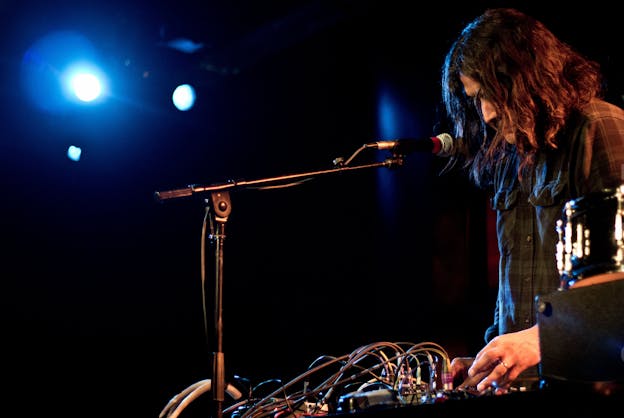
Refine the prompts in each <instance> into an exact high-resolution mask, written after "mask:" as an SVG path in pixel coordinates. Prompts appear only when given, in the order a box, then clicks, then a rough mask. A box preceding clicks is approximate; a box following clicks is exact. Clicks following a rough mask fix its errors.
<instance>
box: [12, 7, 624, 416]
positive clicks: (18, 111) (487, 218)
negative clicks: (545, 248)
mask: <svg viewBox="0 0 624 418" xmlns="http://www.w3.org/2000/svg"><path fill="white" fill-rule="evenodd" d="M465 3H466V4H462V5H452V4H449V3H446V2H439V3H428V4H425V3H422V2H403V1H401V2H399V1H372V0H368V1H347V0H343V1H315V0H307V1H273V2H256V1H246V0H236V1H228V2H212V1H203V2H200V1H195V2H192V1H175V2H173V1H172V2H142V1H132V0H130V1H125V2H121V1H107V2H101V4H100V3H98V2H91V3H89V2H70V1H59V2H35V1H4V2H2V3H0V14H1V15H2V18H3V22H4V23H3V26H2V29H1V30H2V34H3V36H2V37H1V38H0V46H1V50H2V55H1V56H0V64H1V70H2V74H1V75H2V82H3V86H4V87H3V89H2V95H3V97H2V101H1V106H2V109H1V110H2V114H3V126H2V130H1V132H2V134H1V135H2V141H1V149H0V153H1V155H2V162H1V164H0V170H1V173H2V176H1V183H0V187H1V190H2V196H3V198H2V206H1V212H0V215H1V216H0V220H1V221H0V222H1V224H0V225H1V228H2V236H3V237H4V239H3V243H4V245H3V250H2V258H1V259H2V267H1V268H2V278H3V279H2V281H1V283H2V308H3V312H2V313H3V315H2V319H3V322H2V325H3V326H2V336H3V346H4V350H3V352H4V354H3V357H4V363H5V364H4V368H5V369H6V372H5V373H4V375H5V383H7V384H8V386H9V387H10V388H11V391H10V392H9V396H8V397H7V400H6V401H7V403H9V404H10V406H11V407H12V408H13V407H15V408H16V410H17V411H18V412H21V414H20V415H21V416H29V415H31V414H33V413H34V411H37V412H38V413H39V414H41V413H49V414H50V415H51V414H55V415H56V414H57V413H58V414H62V415H63V416H124V417H125V416H136V417H139V416H140V417H156V416H157V415H158V413H159V412H160V411H161V409H162V408H163V407H164V406H165V404H166V403H167V401H168V400H169V399H170V398H171V397H172V396H173V395H175V394H177V393H178V392H180V391H181V390H183V389H184V388H186V387H187V386H188V385H190V384H192V383H195V382H197V381H199V380H201V379H205V378H208V377H210V374H211V367H212V366H211V358H210V354H211V352H212V350H214V346H211V344H210V342H209V341H207V336H206V333H205V332H204V331H205V328H206V327H207V328H208V331H209V333H210V331H211V330H212V327H213V325H212V322H211V320H212V309H213V308H214V303H213V302H212V299H210V298H208V300H207V301H206V309H207V314H206V315H204V312H203V308H204V307H203V300H202V268H201V266H202V264H201V243H202V222H203V219H204V214H205V209H206V205H207V202H206V199H209V197H210V195H209V194H208V193H197V194H194V195H193V196H190V197H186V198H180V199H170V200H166V201H160V202H159V201H156V199H154V193H155V192H156V191H166V190H174V189H177V188H181V187H184V186H186V185H188V184H197V185H204V186H207V185H212V184H221V183H225V182H227V181H230V180H256V179H263V178H267V177H273V176H279V175H285V174H293V173H306V172H309V171H316V170H319V169H327V168H331V167H332V160H333V159H334V158H336V157H345V158H348V157H349V156H350V155H351V154H352V153H353V152H355V151H356V150H357V149H358V148H359V147H360V146H361V145H362V144H364V143H368V142H373V141H377V140H380V139H391V138H398V137H414V138H426V137H429V136H430V135H433V134H437V133H440V132H442V131H443V129H444V121H443V119H442V118H441V107H440V103H439V96H440V94H439V69H440V66H441V64H442V59H443V56H444V53H445V52H446V50H447V49H448V47H449V46H450V43H451V41H452V40H453V39H454V38H455V36H456V35H457V34H458V33H459V31H460V30H461V28H462V27H463V26H464V25H465V24H466V23H468V22H469V21H470V20H471V19H472V18H474V17H475V16H476V15H478V14H479V13H481V12H482V11H483V10H484V8H485V7H486V6H499V5H503V6H514V3H513V2H496V1H490V2H485V1H480V2H465ZM542 3H543V2H540V3H537V2H536V3H535V4H534V3H527V2H516V4H515V5H519V7H520V8H521V10H524V11H526V12H528V13H530V14H532V15H534V16H535V17H537V18H539V19H541V20H543V21H544V22H545V23H546V24H547V25H548V26H549V27H550V28H551V29H552V30H553V31H555V33H556V34H557V35H559V36H560V37H562V38H563V39H565V40H567V41H568V42H570V43H571V44H573V45H574V46H575V47H577V49H579V50H581V51H582V52H583V53H585V54H586V55H588V56H590V57H591V58H593V59H595V60H597V61H599V62H600V63H601V65H602V66H603V70H604V72H605V75H606V76H607V77H606V79H607V87H608V89H607V92H608V98H609V99H610V101H612V102H615V103H617V104H619V105H622V94H624V88H623V86H622V83H623V82H624V80H623V77H622V76H621V75H622V70H623V65H622V55H621V34H620V29H619V27H620V26H619V25H620V22H619V16H620V15H619V13H618V12H617V11H616V9H615V8H614V7H613V6H607V4H608V3H606V2H600V3H595V2H594V3H592V6H595V8H594V9H590V10H588V9H587V6H585V7H584V8H583V9H581V8H578V9H573V8H572V7H570V6H568V5H567V4H566V5H565V6H564V5H563V4H562V5H558V4H550V3H549V6H548V10H545V4H542ZM56 30H75V31H79V32H81V33H83V34H84V35H85V36H87V37H88V38H89V39H90V40H91V41H92V42H93V44H94V45H96V47H97V48H98V51H99V54H100V57H101V58H102V59H103V61H104V62H105V63H106V65H107V68H108V69H109V71H110V75H109V77H110V78H111V79H112V80H113V82H112V83H111V85H113V87H112V92H111V93H112V94H111V99H110V100H108V101H107V102H106V103H105V104H103V105H102V106H97V107H96V106H94V107H87V108H82V109H78V108H72V107H69V106H66V107H64V106H59V108H54V109H42V108H40V107H38V106H35V105H33V103H32V101H31V100H30V99H29V98H28V97H26V96H25V95H24V89H23V88H22V87H23V85H22V83H21V79H20V77H21V76H23V71H24V68H23V58H24V54H25V52H26V51H27V50H28V48H29V46H31V45H32V44H33V43H34V42H36V40H37V39H39V38H40V37H42V36H44V35H45V34H46V33H49V32H51V31H56ZM176 37H185V38H189V39H193V40H195V41H196V42H201V43H203V45H204V47H203V48H202V49H201V50H199V51H198V52H196V53H193V54H185V53H182V52H180V51H177V50H175V49H172V48H170V47H167V46H166V43H167V42H168V41H170V40H172V39H175V38H176ZM182 81H184V82H192V83H193V84H194V85H195V86H196V87H197V90H198V101H197V105H196V107H195V108H193V109H192V110H190V111H188V112H179V111H177V110H175V109H174V108H173V106H172V105H171V103H170V100H169V95H170V94H171V89H172V88H173V87H174V86H175V85H176V84H177V83H179V82H182ZM389 121H390V122H389ZM71 144H75V145H79V146H81V147H82V148H83V153H84V154H83V157H82V159H81V161H80V162H77V163H76V162H72V161H70V160H69V159H67V158H65V156H64V155H65V151H66V149H67V146H68V145H71ZM386 157H388V155H385V154H383V153H381V152H374V151H371V150H367V151H366V152H365V153H362V154H360V156H359V157H358V158H356V159H355V160H354V162H353V164H357V163H364V162H373V161H383V160H384V158H386ZM444 163H445V160H444V159H443V158H440V157H436V156H433V155H430V154H426V153H422V154H414V155H410V156H408V157H407V158H406V159H405V161H404V164H403V165H402V166H401V167H395V168H376V169H367V170H358V171H353V172H349V173H341V174H339V175H336V174H332V175H326V176H319V177H316V178H315V179H314V180H312V181H307V182H305V183H304V184H301V185H299V186H297V187H291V188H279V189H271V190H255V189H249V188H236V189H234V190H233V191H232V192H231V195H230V197H231V201H232V212H231V215H230V217H229V219H228V222H227V226H226V239H225V240H224V270H223V273H224V274H223V278H224V281H223V291H224V299H223V308H224V311H223V316H224V334H223V338H224V339H223V341H224V348H223V351H224V353H225V368H226V375H227V378H228V379H232V378H233V375H235V374H236V375H240V376H242V377H245V378H248V379H249V380H250V381H251V382H252V383H254V384H255V383H259V382H261V381H264V380H267V379H282V380H283V381H288V380H290V379H291V378H293V377H295V376H297V375H298V374H300V373H302V372H303V371H305V369H306V368H307V366H308V365H309V364H310V363H311V362H312V361H313V360H314V359H315V358H317V357H318V356H320V355H323V354H328V355H341V354H346V353H349V352H351V351H353V350H355V349H356V348H357V347H359V346H362V345H364V344H368V343H371V342H374V341H411V342H414V343H417V342H423V341H434V342H437V343H439V344H441V345H442V346H444V347H445V348H446V349H447V350H448V351H449V352H450V354H451V355H465V354H474V353H475V352H476V351H477V350H478V349H479V348H480V347H481V344H482V335H483V331H484V328H485V327H486V326H487V325H488V324H489V321H490V318H491V316H492V312H493V304H494V292H495V288H494V282H493V281H492V280H493V277H494V278H495V274H496V272H495V269H496V265H495V263H496V254H495V251H496V250H495V247H493V244H492V242H491V240H492V239H494V235H493V231H492V229H491V227H492V222H491V212H490V211H489V209H488V206H487V198H486V196H484V195H483V194H482V193H481V192H480V191H479V190H477V189H475V188H473V187H472V186H471V185H470V184H469V183H468V182H467V180H466V179H465V178H462V177H460V176H458V175H453V174H451V175H447V176H439V172H440V169H441V168H442V167H443V165H444ZM206 245H208V246H209V245H210V243H209V242H207V243H206ZM210 248H211V247H209V249H208V251H207V253H206V259H205V263H206V269H205V271H204V273H205V282H206V283H205V289H206V291H207V292H206V293H208V294H210V292H211V290H212V289H213V287H214V283H215V265H214V261H215V257H214V253H213V252H212V251H211V250H210ZM492 268H493V269H494V270H492ZM493 275H494V276H493ZM204 317H206V320H207V321H208V322H207V325H206V324H205V322H204ZM202 405H203V399H202V400H201V401H198V402H197V404H195V405H193V407H192V408H191V409H190V410H188V411H186V412H185V413H184V414H188V415H191V414H193V413H195V414H197V415H198V416H206V415H205V412H204V411H203V410H202V408H203V406H202Z"/></svg>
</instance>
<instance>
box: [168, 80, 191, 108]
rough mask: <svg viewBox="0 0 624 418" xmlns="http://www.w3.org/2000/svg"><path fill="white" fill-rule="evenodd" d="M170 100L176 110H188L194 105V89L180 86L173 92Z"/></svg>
mask: <svg viewBox="0 0 624 418" xmlns="http://www.w3.org/2000/svg"><path fill="white" fill-rule="evenodd" d="M171 99H172V100H173V105H174V106H175V107H176V108H177V109H178V110H181V111H186V110H189V109H190V108H192V107H193V105H194V104H195V89H193V87H192V86H191V85H189V84H181V85H179V86H178V87H176V89H175V90H174V91H173V95H172V97H171Z"/></svg>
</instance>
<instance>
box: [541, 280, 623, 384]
mask: <svg viewBox="0 0 624 418" xmlns="http://www.w3.org/2000/svg"><path fill="white" fill-rule="evenodd" d="M537 323H538V325H539V338H540V350H541V356H542V359H541V364H540V365H539V370H540V378H541V380H542V382H544V383H546V384H548V383H557V382H571V383H588V382H589V383H591V382H624V280H622V279H620V280H614V281H609V282H604V283H600V284H594V285H591V286H582V287H573V288H570V289H566V290H557V291H555V292H553V293H550V294H547V295H543V296H538V297H537Z"/></svg>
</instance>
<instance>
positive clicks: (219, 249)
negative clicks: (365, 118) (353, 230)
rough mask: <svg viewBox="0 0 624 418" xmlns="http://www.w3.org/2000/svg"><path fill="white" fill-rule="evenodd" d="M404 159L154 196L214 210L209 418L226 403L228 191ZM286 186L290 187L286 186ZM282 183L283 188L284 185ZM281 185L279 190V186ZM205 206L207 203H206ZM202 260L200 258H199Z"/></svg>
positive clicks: (341, 164)
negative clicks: (193, 201) (194, 201)
mask: <svg viewBox="0 0 624 418" xmlns="http://www.w3.org/2000/svg"><path fill="white" fill-rule="evenodd" d="M366 147H368V146H366V145H365V146H363V147H362V148H360V149H359V150H357V151H356V152H355V153H354V154H353V155H352V156H351V157H350V158H349V160H347V162H346V164H348V163H349V162H350V161H351V160H353V157H355V155H357V154H358V153H359V152H360V151H362V150H363V149H364V148H366ZM403 162H404V156H403V155H399V154H394V153H393V155H392V157H390V158H387V159H386V160H384V161H381V162H375V163H368V164H362V165H356V166H347V165H346V164H345V163H344V161H343V160H342V158H337V159H335V160H334V164H335V165H336V167H334V168H331V169H325V170H317V171H311V172H305V173H296V174H288V175H282V176H277V177H269V178H263V179H257V180H250V181H247V180H241V181H233V180H230V181H227V182H225V183H220V184H211V185H205V186H202V185H189V186H187V187H183V188H180V189H173V190H166V191H157V192H155V193H154V196H155V198H156V199H157V200H159V201H162V200H168V199H176V198H182V197H188V196H192V195H195V194H198V193H210V205H211V206H212V208H213V211H212V212H211V213H213V215H212V216H213V219H214V221H216V233H214V234H211V239H212V240H213V241H214V242H215V253H214V256H215V267H216V271H215V275H216V277H215V288H214V303H215V306H214V314H215V318H214V329H213V332H214V335H213V336H212V337H213V340H214V342H215V351H214V352H213V353H212V357H213V358H212V381H211V393H212V401H213V402H212V406H211V410H212V412H213V415H212V418H222V417H223V402H224V401H225V392H226V390H225V389H226V382H225V356H224V353H223V306H222V304H223V241H224V239H225V225H226V223H227V221H228V216H229V215H230V213H231V212H232V204H231V200H230V194H229V191H230V190H233V189H237V188H244V187H248V188H249V187H252V186H254V187H259V188H273V187H288V186H294V185H297V184H300V183H301V182H302V181H303V180H310V179H311V178H314V177H317V176H321V175H328V174H334V173H340V172H346V171H354V170H361V169H366V168H376V167H389V168H393V167H397V166H401V165H403ZM287 182H289V183H287ZM283 183H285V184H283ZM280 184H281V186H280ZM206 202H208V200H206ZM202 256H203V254H202Z"/></svg>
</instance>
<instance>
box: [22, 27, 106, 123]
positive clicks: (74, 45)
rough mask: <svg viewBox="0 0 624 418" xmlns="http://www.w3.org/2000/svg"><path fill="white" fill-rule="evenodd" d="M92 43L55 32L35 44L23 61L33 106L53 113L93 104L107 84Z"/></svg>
mask: <svg viewBox="0 0 624 418" xmlns="http://www.w3.org/2000/svg"><path fill="white" fill-rule="evenodd" d="M97 55H98V54H97V53H96V51H95V48H94V46H93V44H92V43H91V42H90V41H89V40H88V39H87V38H86V37H85V36H84V35H82V34H80V33H77V32H73V31H58V32H52V33H49V34H48V35H46V36H44V37H42V38H40V39H39V40H37V41H36V42H34V43H33V44H32V45H31V46H30V47H29V48H28V49H27V50H26V52H25V53H24V56H23V58H22V63H21V64H22V66H21V71H22V74H21V75H22V80H21V81H22V83H23V87H24V89H25V91H26V92H27V93H28V95H29V96H30V99H31V100H32V101H33V103H34V104H35V105H37V106H39V107H40V108H41V109H44V110H46V111H51V112H57V111H64V110H67V109H69V108H70V107H69V106H71V105H75V104H82V105H84V104H93V103H95V102H99V101H101V100H102V98H103V97H104V96H105V95H106V93H107V90H108V87H107V85H108V82H107V79H106V77H105V76H104V73H103V71H102V70H101V69H100V68H98V61H99V60H98V59H97Z"/></svg>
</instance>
